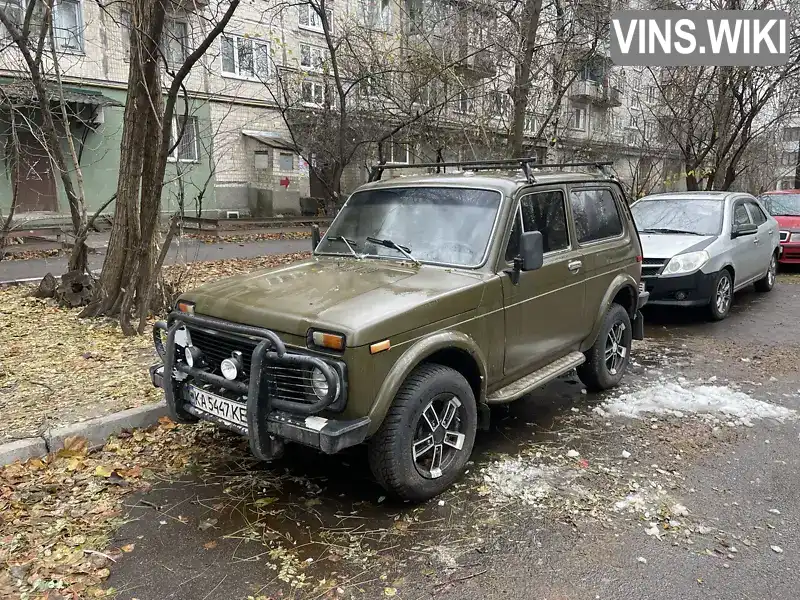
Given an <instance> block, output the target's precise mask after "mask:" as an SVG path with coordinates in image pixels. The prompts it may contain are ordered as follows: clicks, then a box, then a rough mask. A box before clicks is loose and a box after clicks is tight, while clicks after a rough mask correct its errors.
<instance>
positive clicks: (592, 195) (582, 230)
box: [570, 189, 622, 243]
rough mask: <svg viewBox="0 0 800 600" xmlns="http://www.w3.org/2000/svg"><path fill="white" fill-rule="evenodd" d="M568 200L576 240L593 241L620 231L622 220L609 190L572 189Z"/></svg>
mask: <svg viewBox="0 0 800 600" xmlns="http://www.w3.org/2000/svg"><path fill="white" fill-rule="evenodd" d="M570 201H571V203H572V214H573V216H574V218H575V230H576V231H577V234H578V242H580V243H584V242H593V241H595V240H602V239H605V238H611V237H616V236H618V235H620V234H621V233H622V220H621V219H620V216H619V209H618V208H617V203H616V202H615V201H614V195H613V194H612V193H611V190H608V189H595V190H572V192H571V193H570Z"/></svg>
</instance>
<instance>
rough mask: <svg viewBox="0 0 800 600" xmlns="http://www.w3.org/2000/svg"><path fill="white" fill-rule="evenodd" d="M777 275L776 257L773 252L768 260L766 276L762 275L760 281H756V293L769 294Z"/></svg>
mask: <svg viewBox="0 0 800 600" xmlns="http://www.w3.org/2000/svg"><path fill="white" fill-rule="evenodd" d="M777 273H778V257H777V255H776V254H775V253H774V252H773V254H772V257H771V258H770V259H769V267H768V268H767V274H766V275H764V277H762V278H761V279H759V280H758V281H756V291H757V292H761V293H762V294H764V293H767V292H771V291H772V288H774V287H775V276H776V275H777Z"/></svg>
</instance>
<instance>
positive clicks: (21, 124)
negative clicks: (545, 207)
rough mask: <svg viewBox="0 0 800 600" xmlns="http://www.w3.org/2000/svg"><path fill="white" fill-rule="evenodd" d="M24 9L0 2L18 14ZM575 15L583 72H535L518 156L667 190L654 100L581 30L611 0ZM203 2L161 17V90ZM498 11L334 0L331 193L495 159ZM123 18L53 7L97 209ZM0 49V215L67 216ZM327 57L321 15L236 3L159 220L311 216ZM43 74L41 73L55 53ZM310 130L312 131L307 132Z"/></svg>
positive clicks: (115, 6) (500, 66)
mask: <svg viewBox="0 0 800 600" xmlns="http://www.w3.org/2000/svg"><path fill="white" fill-rule="evenodd" d="M23 1H24V0H0V2H2V4H3V5H4V6H6V7H7V9H8V10H10V11H12V12H13V11H14V10H16V11H17V14H20V15H21V11H22V8H23V6H24V5H23V4H22V3H23ZM584 5H585V3H584V4H583V5H582V4H580V3H575V5H574V6H573V7H572V9H571V10H573V12H572V13H570V16H569V19H570V23H573V22H574V23H578V24H579V25H580V27H583V30H582V31H581V30H580V29H579V30H578V31H577V32H573V33H571V34H570V35H571V36H572V37H570V39H569V40H567V41H566V42H564V44H563V46H564V47H565V48H567V47H568V50H569V52H572V53H577V54H579V55H580V56H581V58H580V60H581V65H582V66H581V68H580V69H574V67H573V69H574V72H575V75H574V77H573V80H572V81H571V82H570V83H569V84H568V87H567V89H566V90H564V93H560V94H558V93H556V92H557V90H556V86H554V85H553V84H552V79H553V77H554V75H553V73H554V72H555V67H554V65H552V64H549V61H545V63H548V64H540V63H541V62H542V61H540V60H539V61H537V65H536V67H537V70H536V74H535V77H536V79H535V81H534V82H533V84H532V88H533V89H532V92H531V102H530V107H531V108H530V112H529V114H527V115H526V118H525V132H526V150H525V151H526V153H536V154H537V155H538V156H539V157H540V158H541V159H543V160H545V159H546V160H570V159H580V160H601V159H602V160H614V161H615V167H616V169H617V172H618V173H619V174H620V176H621V177H622V178H623V179H624V180H627V181H629V182H632V183H635V182H636V181H639V182H641V181H642V180H643V179H645V178H650V179H653V180H654V181H653V182H652V183H653V184H654V187H655V188H656V189H657V188H659V187H661V188H663V187H665V186H668V185H669V183H665V182H668V181H669V177H668V176H667V175H668V173H669V172H670V170H678V171H679V170H680V166H679V164H678V163H676V162H675V160H674V158H673V157H671V156H670V154H669V153H668V152H666V153H665V151H664V147H663V146H664V145H663V142H662V138H661V137H660V136H659V133H660V132H659V131H657V128H656V126H654V125H653V124H652V121H651V120H649V119H648V115H650V114H651V113H652V111H647V110H644V109H643V104H645V103H647V102H650V101H653V100H654V96H653V94H654V91H653V88H652V86H651V85H650V84H648V83H647V77H648V76H649V75H648V74H647V73H645V72H643V71H638V72H637V71H636V70H635V69H621V68H618V67H615V66H614V65H613V64H612V63H611V61H610V58H609V54H608V49H607V47H606V45H605V42H603V41H600V42H599V41H598V39H599V38H598V36H597V35H590V34H589V32H588V29H587V27H586V26H585V25H581V24H585V23H586V22H589V23H591V24H593V26H598V24H599V25H602V24H603V19H604V18H606V19H607V17H603V15H604V14H606V15H607V11H608V6H600V7H599V8H598V6H593V7H592V8H591V10H587V9H581V6H584ZM176 6H177V5H176ZM196 6H199V10H200V11H201V14H200V15H199V16H198V15H197V14H196V13H192V12H187V11H182V10H180V9H178V8H176V9H175V11H174V13H173V14H171V15H170V19H169V22H168V24H167V28H166V35H165V38H166V41H165V42H164V44H163V46H164V48H163V50H162V51H163V54H164V61H165V67H164V68H165V75H164V80H165V84H167V83H168V82H169V79H170V76H169V71H170V68H171V67H173V66H174V65H179V64H181V63H182V62H183V60H184V59H185V57H186V56H187V55H188V53H190V52H191V51H192V50H193V49H194V48H195V47H196V46H197V44H199V43H200V41H201V40H202V39H204V37H205V35H206V33H207V30H208V27H209V22H213V17H212V15H214V14H216V11H217V10H218V6H217V5H216V4H214V3H209V4H199V5H196ZM497 8H498V7H497V5H496V3H492V2H486V3H482V2H450V1H446V0H341V1H338V0H336V1H334V0H330V1H329V13H328V22H329V23H330V24H331V26H332V31H331V33H332V35H333V36H334V37H335V38H336V39H338V40H347V46H348V48H350V51H349V53H348V52H345V51H341V52H340V53H339V54H337V57H336V62H337V67H338V71H339V77H340V80H341V81H344V83H345V84H346V85H345V87H346V94H347V95H346V97H345V102H346V105H347V106H348V111H349V115H350V117H351V118H350V123H351V125H350V126H351V129H352V131H353V132H354V133H353V139H354V140H355V139H356V138H357V137H358V136H361V137H359V138H358V140H356V141H354V142H353V143H354V150H353V152H352V153H351V156H350V161H349V163H348V165H347V168H346V169H345V172H344V173H343V175H342V177H341V193H342V195H346V194H347V193H348V192H349V191H350V190H351V189H353V187H355V186H356V185H358V184H359V183H361V182H363V181H364V180H365V178H366V172H367V171H366V166H367V165H369V164H370V163H372V162H375V161H377V160H378V157H379V156H382V157H383V159H384V160H386V161H387V162H403V163H408V162H412V163H413V162H431V161H437V160H439V161H449V160H459V159H472V158H485V157H489V156H496V155H504V154H505V152H506V150H505V147H506V144H507V132H508V128H509V124H510V123H509V121H510V117H511V111H510V96H509V94H508V90H509V89H510V87H511V86H512V85H513V77H514V65H513V53H514V51H515V49H514V40H513V39H511V38H510V37H509V35H508V30H507V29H504V26H503V24H502V23H499V22H498V17H497V15H498V11H497ZM601 9H602V10H601ZM603 11H606V12H603ZM587 15H588V17H587ZM129 22H130V15H129V13H128V11H127V9H126V6H125V4H124V3H112V4H110V5H106V6H105V7H102V8H101V7H100V6H99V5H98V4H97V3H92V2H86V1H85V0H60V1H59V2H57V4H56V5H55V14H54V25H55V29H54V34H55V40H56V46H57V48H56V54H57V57H58V63H59V67H60V70H61V74H62V79H63V93H64V99H65V101H66V103H67V105H68V106H69V113H70V116H69V121H70V131H71V132H72V136H73V140H74V141H76V146H77V148H78V157H79V164H80V167H81V170H82V174H83V179H84V185H85V189H86V199H87V203H88V209H89V210H90V211H92V210H96V209H97V208H98V207H100V206H102V205H103V203H105V202H106V201H107V200H108V199H109V198H110V197H111V196H112V195H113V193H114V191H115V190H116V176H117V170H118V166H119V144H120V136H121V129H122V116H123V110H124V102H125V89H126V82H127V75H128V28H129ZM605 25H606V26H607V21H606V22H605ZM544 35H549V34H548V33H546V32H545V34H544ZM562 41H564V40H562ZM0 48H2V49H3V50H2V52H0V90H2V93H0V138H1V139H2V141H3V147H4V149H5V159H4V160H5V163H6V164H7V165H8V164H11V163H10V162H9V157H10V147H11V142H12V136H11V130H12V128H13V130H14V131H15V132H16V134H15V135H16V137H15V138H13V139H16V140H17V143H18V145H19V147H20V161H19V163H18V167H17V169H15V172H14V173H11V172H10V170H9V169H6V176H5V177H3V178H0V211H3V212H6V211H7V210H8V209H9V208H10V206H11V203H12V201H13V202H16V206H17V210H18V212H20V213H25V212H28V213H38V212H44V213H48V214H49V213H52V214H57V213H66V212H67V206H66V202H65V200H64V198H63V192H62V191H61V186H60V184H59V182H58V179H59V176H58V174H57V173H55V172H54V167H53V165H52V161H51V160H50V159H49V157H48V155H47V151H46V148H44V147H43V145H42V143H41V141H40V140H41V136H40V135H37V132H36V127H35V123H36V120H37V115H36V112H37V111H36V109H35V107H34V106H33V102H32V98H31V90H30V86H29V84H27V83H26V82H25V77H24V73H25V69H24V67H23V65H22V63H21V58H20V57H19V55H18V54H17V53H16V51H15V50H14V49H13V47H12V46H10V45H9V40H8V36H7V32H5V31H4V30H2V29H0ZM568 58H569V57H568ZM573 58H574V57H573ZM570 60H571V61H572V62H571V63H570V64H573V65H574V64H575V61H574V60H572V58H570ZM332 62H333V61H332V60H331V57H330V55H329V53H328V43H327V40H326V37H325V31H324V28H323V24H322V20H321V18H320V16H319V15H318V14H317V12H316V11H315V10H314V9H313V8H311V6H309V5H307V4H303V3H299V4H285V3H282V4H280V5H277V4H275V3H273V2H271V1H269V0H262V1H257V2H252V3H243V4H241V5H240V6H239V8H238V9H237V13H236V15H235V16H234V18H233V19H232V20H231V22H230V23H229V24H228V26H227V27H226V30H225V33H224V34H223V35H222V36H221V37H220V38H218V39H217V40H216V41H215V43H214V44H213V45H212V47H211V49H210V50H209V51H208V52H207V53H206V55H205V56H204V57H203V59H202V61H201V62H200V63H198V65H196V66H195V68H194V69H193V70H192V73H191V74H190V76H189V78H188V80H187V82H186V86H185V87H186V95H185V98H182V99H181V101H180V102H179V103H178V106H179V108H178V114H177V116H176V119H175V123H174V125H173V127H174V129H175V130H176V131H178V130H179V129H180V128H181V126H182V125H183V124H184V123H185V124H186V126H185V128H184V135H183V137H182V139H181V140H180V143H179V144H177V146H176V148H175V150H174V151H173V153H172V156H171V158H170V163H169V166H168V172H167V176H166V181H167V184H166V185H165V189H164V196H163V210H164V211H165V212H174V211H176V210H178V209H179V208H181V207H183V209H184V210H185V211H186V212H187V214H195V213H198V214H203V215H213V216H217V215H221V216H226V215H229V216H235V215H239V216H244V215H246V214H259V215H274V214H286V213H300V212H302V211H313V210H316V204H315V202H314V201H313V200H308V199H309V198H316V197H319V196H322V195H324V194H325V193H326V191H327V190H326V188H325V185H324V182H323V181H321V180H320V179H319V178H317V177H316V176H315V174H314V169H312V168H310V167H309V164H308V163H307V162H306V159H309V160H312V161H315V164H316V161H317V160H323V156H322V155H323V154H324V151H320V152H315V151H314V148H316V147H317V146H316V145H317V144H319V143H321V141H320V140H322V139H323V138H325V136H326V135H330V132H328V131H326V129H325V127H324V124H325V122H324V121H322V125H323V127H322V128H320V127H319V123H320V121H319V120H317V121H314V119H318V117H317V116H318V115H319V114H320V113H321V112H322V113H324V112H325V111H328V113H330V114H333V115H335V114H336V111H337V110H338V106H339V104H340V102H341V100H340V98H339V94H338V89H337V88H336V86H335V85H334V74H333V73H332V72H331V70H332V65H331V63H332ZM48 65H49V66H48V73H49V74H50V75H51V76H52V75H53V69H52V59H48ZM53 90H54V93H56V91H57V90H56V88H55V86H53ZM554 96H558V97H559V101H558V102H555V103H554ZM553 106H556V109H555V110H553V108H552V107H553ZM25 115H27V116H25ZM420 115H422V116H420ZM545 121H547V125H546V126H545V127H544V128H542V127H541V124H542V123H544V122H545ZM310 122H315V123H316V127H317V129H311V130H309V129H308V127H306V128H305V129H304V126H303V124H304V123H310ZM31 124H33V125H31ZM12 126H13V127H12ZM400 126H402V127H400ZM359 128H361V129H359ZM395 129H398V131H397V132H396V133H395V134H392V135H389V134H391V133H392V131H393V130H395ZM356 130H358V131H356ZM537 134H541V135H537ZM378 139H380V140H382V141H381V143H380V144H377V143H375V141H376V140H378ZM323 141H324V140H323ZM379 146H380V147H379ZM14 182H17V183H16V189H17V193H16V196H14V195H13V194H12V190H13V189H14Z"/></svg>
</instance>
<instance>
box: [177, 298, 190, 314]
mask: <svg viewBox="0 0 800 600" xmlns="http://www.w3.org/2000/svg"><path fill="white" fill-rule="evenodd" d="M175 308H177V309H178V310H179V311H180V312H182V313H188V314H190V315H193V314H194V302H187V301H186V300H179V301H178V304H177V305H176V306H175Z"/></svg>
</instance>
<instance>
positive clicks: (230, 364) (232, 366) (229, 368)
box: [219, 351, 242, 381]
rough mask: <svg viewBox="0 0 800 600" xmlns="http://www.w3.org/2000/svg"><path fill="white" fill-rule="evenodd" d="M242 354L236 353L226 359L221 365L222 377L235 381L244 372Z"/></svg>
mask: <svg viewBox="0 0 800 600" xmlns="http://www.w3.org/2000/svg"><path fill="white" fill-rule="evenodd" d="M241 359H242V353H241V352H238V351H236V352H234V353H233V355H232V356H231V357H230V358H226V359H225V360H223V361H222V362H221V363H220V364H219V370H220V371H222V376H223V377H224V378H225V379H228V380H229V381H233V380H234V379H236V378H237V377H238V376H239V373H241V372H242V360H241Z"/></svg>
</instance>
